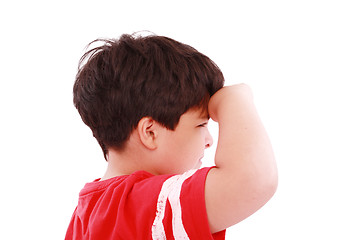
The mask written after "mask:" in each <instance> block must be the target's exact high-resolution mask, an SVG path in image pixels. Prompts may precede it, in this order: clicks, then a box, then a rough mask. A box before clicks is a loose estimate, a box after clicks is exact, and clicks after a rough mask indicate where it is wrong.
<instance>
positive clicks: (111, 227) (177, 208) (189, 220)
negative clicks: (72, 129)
mask: <svg viewBox="0 0 360 240" xmlns="http://www.w3.org/2000/svg"><path fill="white" fill-rule="evenodd" d="M209 170H210V168H202V169H200V170H197V171H196V170H190V171H188V172H186V173H184V174H182V175H159V176H154V175H152V174H150V173H148V172H145V171H137V172H134V173H133V174H131V175H128V176H119V177H114V178H111V179H108V180H104V181H99V179H97V180H95V181H94V182H91V183H87V184H86V185H85V187H84V188H83V189H82V190H81V192H80V194H79V202H78V206H77V208H76V209H75V212H74V214H73V216H72V218H71V222H70V225H69V228H68V230H67V233H66V237H65V240H70V239H73V240H75V239H101V240H105V239H124V240H131V239H141V240H143V239H154V240H160V239H161V240H163V239H196V240H198V239H200V240H202V239H204V240H205V239H206V240H207V239H225V230H224V231H221V232H219V233H216V234H211V233H210V228H209V224H208V219H207V214H206V208H205V194H204V189H205V179H206V175H207V173H208V171H209Z"/></svg>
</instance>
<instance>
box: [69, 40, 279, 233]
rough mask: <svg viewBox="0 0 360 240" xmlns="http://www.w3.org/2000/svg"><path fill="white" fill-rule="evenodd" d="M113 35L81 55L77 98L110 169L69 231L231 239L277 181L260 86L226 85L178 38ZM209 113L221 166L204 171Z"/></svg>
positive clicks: (89, 187)
mask: <svg viewBox="0 0 360 240" xmlns="http://www.w3.org/2000/svg"><path fill="white" fill-rule="evenodd" d="M104 42H105V43H104V45H102V46H100V47H97V48H95V49H93V50H90V51H88V52H87V53H86V54H85V55H84V56H83V57H82V59H81V61H80V64H81V67H80V68H79V72H78V74H77V76H76V82H75V84H74V104H75V106H76V108H77V109H78V111H79V113H80V115H81V118H82V120H83V121H84V123H85V124H86V125H88V126H89V127H90V128H91V130H92V132H93V135H94V137H95V138H96V139H97V141H98V142H99V144H100V146H101V148H102V150H103V153H104V157H105V160H106V161H107V163H108V168H107V171H106V172H105V174H104V176H103V177H102V178H101V179H97V180H95V181H94V182H91V183H87V184H86V185H85V187H84V188H83V189H82V190H81V192H80V196H79V202H78V206H77V208H76V210H75V212H74V214H73V216H72V219H71V223H70V225H69V228H68V231H67V233H66V239H125V240H129V239H224V238H225V229H226V228H227V227H230V226H232V225H234V224H236V223H238V222H240V221H242V220H243V219H245V218H247V217H248V216H250V215H251V214H253V213H254V212H255V211H257V210H258V209H259V208H260V207H262V206H263V205H264V204H265V203H266V202H267V201H268V200H269V199H270V198H271V197H272V195H273V194H274V192H275V189H276V186H277V170H276V164H275V161H274V156H273V152H272V148H271V144H270V142H269V140H268V137H267V134H266V132H265V130H264V128H263V125H262V123H261V121H260V119H259V117H258V115H257V113H256V109H255V106H254V104H253V100H252V93H251V90H250V89H249V87H248V86H247V85H244V84H240V85H235V86H231V87H223V83H224V79H223V75H222V73H221V71H220V70H219V68H218V67H217V66H216V65H215V63H214V62H212V61H211V60H210V59H209V58H208V57H206V56H205V55H203V54H201V53H199V52H198V51H196V50H195V49H194V48H192V47H190V46H188V45H185V44H182V43H179V42H177V41H174V40H172V39H170V38H166V37H161V36H147V37H140V36H138V37H136V36H132V35H123V36H121V37H120V39H117V40H105V41H104ZM209 117H210V118H212V119H213V120H214V121H216V122H218V123H219V130H220V133H219V141H218V148H217V151H216V155H215V165H216V166H214V167H212V168H202V169H198V168H199V167H200V165H201V158H202V157H203V154H204V149H206V148H208V147H210V146H211V145H212V143H213V142H212V141H213V140H212V137H211V136H210V134H209V132H208V129H207V123H208V120H209Z"/></svg>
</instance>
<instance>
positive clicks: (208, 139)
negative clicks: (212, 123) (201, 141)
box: [205, 129, 213, 149]
mask: <svg viewBox="0 0 360 240" xmlns="http://www.w3.org/2000/svg"><path fill="white" fill-rule="evenodd" d="M211 145H213V138H212V136H211V134H210V132H209V130H208V129H207V130H206V135H205V149H206V148H209V147H211Z"/></svg>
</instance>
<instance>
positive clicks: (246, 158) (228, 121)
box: [209, 85, 277, 181]
mask: <svg viewBox="0 0 360 240" xmlns="http://www.w3.org/2000/svg"><path fill="white" fill-rule="evenodd" d="M231 88H232V89H222V90H224V92H223V93H221V92H219V94H224V95H225V96H221V95H220V96H216V95H215V96H214V99H212V100H211V101H213V102H210V105H209V106H210V108H209V111H210V117H212V118H213V119H215V120H216V121H218V123H219V140H218V147H217V151H216V154H215V164H216V167H218V168H219V169H224V170H226V171H229V172H230V171H235V172H236V174H237V175H238V176H241V177H243V178H246V177H250V178H251V177H256V178H257V180H261V179H259V178H262V179H263V180H264V181H269V179H271V178H276V174H277V171H276V164H275V160H274V154H273V150H272V146H271V143H270V140H269V138H268V135H267V133H266V131H265V128H264V126H263V124H262V122H261V120H260V117H259V115H258V113H257V111H256V108H255V105H254V102H253V97H252V93H251V90H250V89H249V87H247V86H246V85H238V86H236V87H231ZM216 97H218V99H216ZM271 181H273V180H272V179H271Z"/></svg>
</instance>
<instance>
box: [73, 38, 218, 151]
mask: <svg viewBox="0 0 360 240" xmlns="http://www.w3.org/2000/svg"><path fill="white" fill-rule="evenodd" d="M97 41H100V40H97ZM101 41H103V42H104V44H103V45H102V46H100V47H96V48H94V49H92V50H90V51H88V52H87V53H85V54H84V56H83V57H82V58H81V60H80V65H79V66H81V67H80V68H79V71H78V74H77V76H76V81H75V84H74V104H75V107H76V108H77V109H78V111H79V113H80V115H81V118H82V120H83V121H84V123H85V124H86V125H88V126H89V127H90V129H91V130H92V132H93V135H94V137H95V138H96V139H97V141H98V142H99V144H100V146H101V148H102V150H103V152H104V156H106V154H107V153H108V150H109V149H110V148H114V149H121V148H123V147H124V144H125V142H126V141H127V140H128V139H129V136H130V134H131V132H132V130H134V129H135V128H136V126H137V124H138V122H139V121H140V120H141V119H142V118H143V117H151V118H152V119H154V120H155V121H157V122H159V123H160V124H162V125H163V126H165V127H166V128H168V129H170V130H174V129H175V127H176V126H177V124H178V122H179V119H180V117H181V115H182V114H184V113H185V112H187V111H188V110H189V109H195V108H199V109H201V110H203V111H204V112H205V111H207V105H208V101H209V99H210V97H211V96H212V95H213V94H214V93H215V92H216V91H217V90H219V89H220V88H221V87H222V86H223V84H224V78H223V75H222V73H221V71H220V69H219V68H218V67H217V66H216V64H215V63H214V62H212V61H211V60H210V59H209V58H208V57H206V56H205V55H203V54H201V53H199V52H198V51H197V50H195V49H194V48H192V47H190V46H188V45H185V44H182V43H180V42H177V41H175V40H172V39H170V38H167V37H162V36H146V37H141V36H138V37H135V36H132V35H122V36H121V37H120V39H116V40H101ZM85 61H86V62H85Z"/></svg>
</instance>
